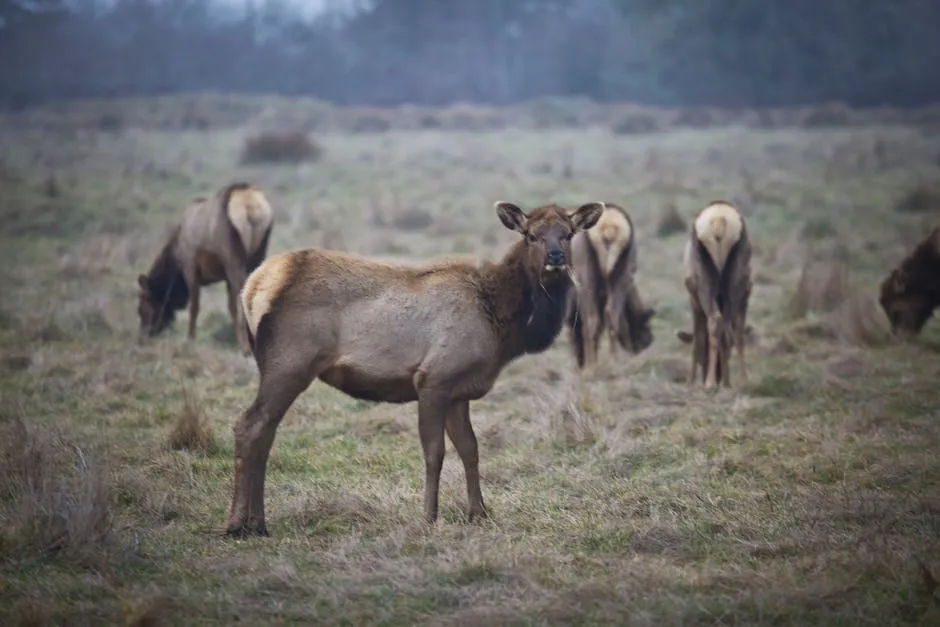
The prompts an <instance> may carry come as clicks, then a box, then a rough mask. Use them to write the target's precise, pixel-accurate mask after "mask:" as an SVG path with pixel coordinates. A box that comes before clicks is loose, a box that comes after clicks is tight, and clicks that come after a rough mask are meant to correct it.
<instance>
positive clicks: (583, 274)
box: [567, 203, 655, 368]
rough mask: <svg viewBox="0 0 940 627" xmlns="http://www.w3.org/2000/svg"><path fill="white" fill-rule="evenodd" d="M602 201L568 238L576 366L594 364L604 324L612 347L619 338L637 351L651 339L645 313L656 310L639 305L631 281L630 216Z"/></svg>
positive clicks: (570, 330)
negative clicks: (588, 222)
mask: <svg viewBox="0 0 940 627" xmlns="http://www.w3.org/2000/svg"><path fill="white" fill-rule="evenodd" d="M605 205H606V209H604V213H603V214H602V215H601V217H600V219H599V220H598V221H597V224H595V225H594V226H593V227H591V228H590V229H589V230H587V231H586V232H584V233H579V234H577V235H576V236H575V237H574V239H573V240H571V266H572V268H573V269H574V273H575V279H576V289H575V290H572V292H571V294H570V296H569V309H568V320H567V321H568V337H569V339H570V341H571V345H572V348H573V349H574V353H575V358H576V359H577V361H578V367H579V368H584V367H585V366H589V367H590V366H593V365H594V364H596V362H597V349H598V345H599V344H600V339H601V335H602V334H603V332H604V330H607V332H608V334H609V338H610V350H611V353H613V352H614V351H615V350H616V346H617V345H618V344H619V345H620V346H621V347H622V348H623V349H624V350H625V351H627V352H629V353H633V354H638V353H641V352H642V351H644V350H646V348H647V347H649V345H650V344H652V342H653V333H652V331H651V330H650V318H652V317H653V315H654V314H655V310H653V309H652V308H647V307H645V306H644V305H643V301H642V299H641V298H640V295H639V292H638V291H637V288H636V283H635V282H634V278H635V275H636V270H637V262H636V259H637V247H636V232H635V230H634V228H633V221H632V220H631V219H630V215H629V214H628V213H627V212H626V210H625V209H624V208H623V207H620V206H619V205H615V204H613V203H605Z"/></svg>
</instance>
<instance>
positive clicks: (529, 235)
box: [525, 233, 538, 242]
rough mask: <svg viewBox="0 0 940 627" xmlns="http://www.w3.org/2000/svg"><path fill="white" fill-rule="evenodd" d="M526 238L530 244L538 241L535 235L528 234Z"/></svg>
mask: <svg viewBox="0 0 940 627" xmlns="http://www.w3.org/2000/svg"><path fill="white" fill-rule="evenodd" d="M525 238H526V239H527V240H529V241H530V242H534V241H536V240H538V237H537V236H536V235H535V234H534V233H526V235H525Z"/></svg>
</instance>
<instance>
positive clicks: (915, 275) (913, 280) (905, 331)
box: [879, 226, 940, 337]
mask: <svg viewBox="0 0 940 627" xmlns="http://www.w3.org/2000/svg"><path fill="white" fill-rule="evenodd" d="M879 302H880V303H881V308H882V309H884V312H885V314H886V315H887V316H888V320H889V321H890V322H891V331H892V333H895V334H898V335H902V336H908V337H910V336H915V335H917V334H919V333H920V332H921V330H922V329H923V328H924V325H925V324H926V323H927V321H928V320H929V319H930V317H931V316H932V315H933V311H934V309H936V307H937V306H938V305H940V226H937V227H935V228H934V229H933V230H932V231H931V232H930V234H929V235H928V236H927V237H926V238H924V240H923V241H921V242H920V243H919V244H918V245H917V247H916V248H914V250H913V251H912V252H911V254H910V255H908V256H907V257H906V258H905V259H904V260H903V261H902V262H901V263H900V265H899V266H898V267H897V268H895V269H894V270H892V271H891V274H889V275H888V276H887V277H886V278H885V279H884V281H882V282H881V295H880V297H879Z"/></svg>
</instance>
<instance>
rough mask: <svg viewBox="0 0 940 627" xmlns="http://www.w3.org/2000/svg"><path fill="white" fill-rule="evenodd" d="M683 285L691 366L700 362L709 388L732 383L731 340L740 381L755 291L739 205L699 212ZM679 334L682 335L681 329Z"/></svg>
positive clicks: (691, 378)
mask: <svg viewBox="0 0 940 627" xmlns="http://www.w3.org/2000/svg"><path fill="white" fill-rule="evenodd" d="M683 265H684V272H685V288H686V290H687V291H688V292H689V297H690V305H691V309H692V327H693V329H692V367H691V371H690V373H689V385H692V384H693V383H694V382H695V374H696V369H697V368H699V367H701V369H702V376H703V378H704V384H705V387H706V388H714V387H716V386H717V385H718V384H719V383H721V384H723V385H724V386H725V387H730V386H731V376H730V375H731V373H730V370H729V367H728V362H729V357H730V352H731V348H732V346H734V347H736V348H737V350H738V362H739V367H740V373H741V381H742V383H746V382H747V367H746V365H745V360H744V346H745V333H746V329H747V307H748V302H749V300H750V296H751V287H752V282H751V243H750V239H749V237H748V231H747V222H746V220H745V219H744V216H743V215H742V214H741V212H740V211H739V210H738V208H737V207H736V206H734V205H733V204H731V203H729V202H725V201H721V200H718V201H713V202H711V203H709V204H708V205H707V206H706V207H705V208H704V209H703V210H702V211H701V212H700V213H699V214H698V216H697V217H696V218H695V221H694V222H693V223H692V228H691V230H690V233H689V240H688V241H687V242H686V246H685V255H684V264H683ZM678 336H679V338H680V339H683V332H681V331H680V332H679V333H678Z"/></svg>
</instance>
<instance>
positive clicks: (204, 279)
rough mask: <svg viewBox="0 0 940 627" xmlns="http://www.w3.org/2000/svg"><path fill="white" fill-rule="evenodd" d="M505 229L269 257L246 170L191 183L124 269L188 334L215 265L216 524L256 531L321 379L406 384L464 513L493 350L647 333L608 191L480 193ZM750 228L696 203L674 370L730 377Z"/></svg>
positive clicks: (906, 265)
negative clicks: (358, 251)
mask: <svg viewBox="0 0 940 627" xmlns="http://www.w3.org/2000/svg"><path fill="white" fill-rule="evenodd" d="M494 207H495V209H496V213H497V216H498V217H499V219H500V221H501V222H502V224H503V225H504V226H505V227H506V228H508V229H511V230H513V231H516V232H517V233H519V234H520V235H521V239H520V240H519V241H517V242H516V243H514V244H513V245H512V246H511V247H510V248H509V250H508V251H507V252H506V253H505V255H504V256H503V258H502V260H501V261H499V262H498V263H481V264H473V263H469V262H466V261H443V260H442V261H437V262H431V263H427V264H425V265H423V266H408V265H397V264H391V263H385V262H380V261H378V260H375V259H369V258H365V257H361V256H357V255H353V254H349V253H344V252H339V251H332V250H318V249H303V250H295V251H292V252H285V253H280V254H278V255H275V256H272V257H267V249H268V241H269V239H270V235H271V231H272V227H273V224H274V213H273V211H272V209H271V205H270V204H269V203H268V201H267V199H266V198H265V196H264V194H263V193H262V192H261V191H260V190H259V189H257V188H256V187H254V186H253V185H251V184H249V183H242V182H239V183H233V184H231V185H228V186H227V187H225V188H223V189H221V190H219V191H218V192H217V193H216V194H215V195H214V196H213V197H212V198H204V197H201V198H197V199H195V200H193V201H192V202H191V203H190V205H189V206H188V207H187V208H186V210H185V211H184V213H183V216H182V218H181V220H180V221H179V222H178V223H177V224H176V225H175V226H174V228H173V230H172V233H171V235H170V237H169V239H168V241H166V242H165V243H164V245H163V247H162V249H161V251H160V253H159V255H158V256H157V259H156V260H155V261H154V262H153V264H152V266H151V268H150V270H149V272H148V273H147V274H146V275H144V274H141V275H140V276H139V277H138V283H139V286H140V293H139V305H138V314H139V317H140V338H141V340H143V339H144V338H146V337H149V336H155V335H157V334H159V333H160V332H162V331H163V330H164V329H166V328H167V327H168V326H169V325H170V324H171V323H172V322H173V319H174V316H175V312H176V311H178V310H180V309H183V308H184V307H185V306H186V304H187V302H188V303H189V338H190V339H193V338H195V329H196V318H197V316H198V314H199V289H200V287H202V286H206V285H210V284H213V283H216V282H220V281H222V280H224V281H225V282H226V284H227V287H228V306H229V313H230V315H231V318H232V323H233V325H234V327H235V333H236V339H237V342H238V346H239V348H240V349H241V350H242V351H243V352H244V353H245V354H246V355H251V356H253V357H254V360H255V363H256V364H257V367H258V370H259V373H260V380H259V384H258V389H257V392H256V396H255V400H254V402H253V403H252V404H251V406H250V407H249V408H248V409H247V411H245V413H244V414H243V415H242V416H241V418H240V419H239V420H238V421H237V423H236V424H235V427H234V430H233V431H234V438H235V477H234V491H233V495H232V502H231V509H230V511H229V517H228V524H227V529H226V531H227V533H228V534H229V535H233V536H238V537H243V536H248V535H267V527H266V523H265V516H264V484H265V473H266V468H267V461H268V456H269V454H270V451H271V447H272V445H273V443H274V438H275V433H276V431H277V427H278V425H279V424H280V422H281V420H282V419H283V417H284V415H285V413H286V412H287V410H288V409H289V408H290V406H291V405H292V404H293V403H294V401H295V400H296V399H297V397H298V396H299V395H300V394H301V393H302V392H303V391H304V390H305V389H307V387H309V386H310V384H311V383H313V382H314V381H315V380H317V379H319V380H320V381H322V382H324V383H325V384H327V385H329V386H331V387H333V388H336V389H338V390H340V391H342V392H344V393H346V394H348V395H349V396H351V397H353V398H357V399H362V400H368V401H376V402H386V403H408V402H412V401H416V402H417V409H418V434H419V439H420V442H421V447H422V450H423V454H424V460H425V493H424V518H425V520H426V521H428V522H432V523H433V522H434V521H435V520H436V519H437V516H438V492H439V484H440V474H441V468H442V465H443V460H444V444H445V433H446V435H447V437H448V438H449V439H450V441H451V442H452V443H453V445H454V447H455V449H456V451H457V454H458V455H459V456H460V459H461V461H462V463H463V467H464V473H465V477H466V486H467V496H468V508H469V511H468V517H469V518H470V519H471V520H475V519H480V518H485V517H486V516H487V510H486V507H485V506H484V503H483V495H482V491H481V488H480V474H479V455H478V450H477V439H476V435H475V434H474V430H473V426H472V425H471V421H470V406H469V402H470V401H471V400H476V399H479V398H482V397H483V396H485V395H486V394H487V393H488V392H489V391H490V389H491V388H492V387H493V385H494V383H495V382H496V380H497V378H498V377H499V374H500V372H501V371H502V370H503V368H504V367H505V366H506V365H507V364H508V363H510V362H511V361H513V360H515V359H516V358H518V357H520V356H522V355H525V354H535V353H540V352H543V351H545V350H547V349H548V348H549V347H550V346H551V345H552V344H553V343H554V342H555V340H556V339H557V337H558V335H559V334H560V332H561V328H562V326H565V325H567V327H568V332H569V340H570V344H571V347H572V350H573V352H574V356H575V361H576V363H577V366H578V368H591V367H593V366H594V364H595V363H596V361H597V357H598V347H599V343H600V339H601V337H602V335H603V334H604V332H605V331H606V332H607V334H608V337H609V344H610V349H611V353H612V354H614V353H615V352H616V347H617V346H620V347H621V348H622V349H623V350H625V351H626V352H628V353H631V354H638V353H640V352H642V351H644V350H645V349H646V348H647V347H649V346H650V345H651V344H652V342H653V334H652V331H651V328H650V321H651V319H652V317H653V316H654V315H655V311H654V309H652V308H650V307H647V306H645V305H644V304H643V300H642V299H641V297H640V295H639V291H638V289H637V286H636V282H635V275H636V271H637V237H636V231H635V229H634V225H633V220H632V219H631V217H630V215H629V213H628V212H627V211H626V210H625V209H624V208H623V207H620V206H618V205H616V204H613V203H605V202H589V203H586V204H584V205H582V206H580V207H579V208H577V209H575V210H568V209H565V208H563V207H559V206H557V205H554V204H552V205H546V206H542V207H537V208H534V209H531V210H529V211H528V212H526V211H523V210H522V209H521V208H519V207H518V206H517V205H514V204H512V203H509V202H503V201H500V202H497V203H495V205H494ZM750 261H751V240H750V237H749V234H748V227H747V221H746V220H745V218H744V215H743V214H742V213H741V211H740V210H739V209H738V208H737V207H736V206H735V205H734V204H732V203H730V202H726V201H713V202H711V203H709V204H708V205H707V206H705V207H704V208H703V209H702V210H701V211H700V212H699V213H698V215H697V216H696V217H695V220H694V221H693V223H692V226H691V229H690V230H689V234H688V239H687V241H686V244H685V249H684V255H683V267H684V280H683V282H684V285H685V288H686V291H687V292H688V296H689V305H690V309H691V314H692V322H693V330H692V333H688V332H686V331H678V332H677V337H678V338H679V339H680V340H681V341H683V342H684V343H686V344H690V345H691V368H690V372H689V376H688V383H689V384H690V385H692V384H694V383H695V382H696V372H697V371H698V370H699V369H700V370H701V373H702V374H701V376H702V382H703V384H704V386H705V387H706V388H715V387H717V386H719V385H723V386H725V387H730V385H731V383H730V380H731V377H730V368H729V360H730V354H731V349H732V348H734V347H736V348H737V353H738V362H739V371H740V379H741V382H742V383H746V382H747V367H746V364H745V359H744V352H745V344H746V336H747V334H748V333H749V332H750V331H751V329H750V327H748V326H747V310H748V303H749V300H750V296H751V289H752V280H751V267H750ZM938 277H940V226H938V227H937V228H935V229H934V230H933V231H932V232H931V233H930V235H929V236H928V237H927V238H926V239H924V240H923V241H922V242H921V243H920V244H919V245H918V246H917V247H916V249H915V250H914V251H913V252H912V253H911V254H910V255H909V256H908V257H907V258H905V259H904V260H903V261H902V262H901V264H900V265H899V266H898V267H897V268H896V269H894V270H893V271H892V272H891V274H890V275H889V276H888V277H887V278H886V279H885V280H884V281H883V282H882V284H881V295H880V299H879V300H880V303H881V306H882V308H883V309H884V311H885V313H886V314H887V316H888V319H889V320H890V323H891V328H892V331H893V332H894V333H896V334H899V335H908V336H910V335H916V334H917V333H919V332H920V330H921V328H922V327H923V326H924V324H925V323H926V321H927V320H928V319H929V318H930V316H931V315H932V313H933V310H934V309H935V308H936V307H937V306H938V305H940V279H938Z"/></svg>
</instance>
